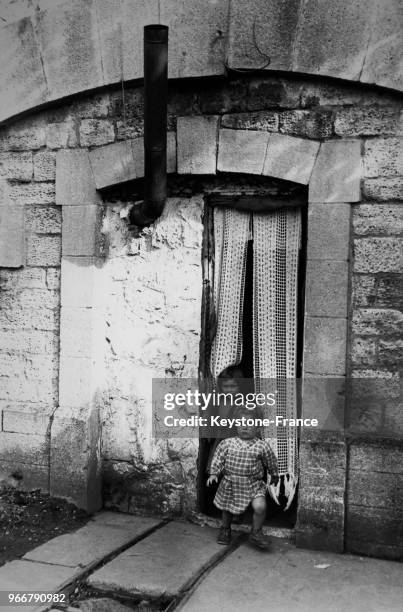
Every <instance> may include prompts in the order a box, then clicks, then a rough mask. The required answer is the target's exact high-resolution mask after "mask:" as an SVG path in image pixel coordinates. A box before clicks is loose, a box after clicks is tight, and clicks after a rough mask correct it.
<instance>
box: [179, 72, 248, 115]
mask: <svg viewBox="0 0 403 612" xmlns="http://www.w3.org/2000/svg"><path fill="white" fill-rule="evenodd" d="M248 97H249V94H248V84H247V83H246V82H245V80H241V79H239V80H236V81H229V82H228V81H227V82H217V83H215V84H210V86H208V85H207V83H204V82H203V88H202V89H201V90H200V91H199V92H198V99H199V105H200V110H201V112H202V113H203V114H207V115H208V114H221V113H234V112H241V111H246V110H248ZM192 99H193V98H191V100H192ZM185 113H186V109H184V110H183V111H182V112H181V113H180V114H181V115H184V114H185ZM177 114H179V113H177Z"/></svg>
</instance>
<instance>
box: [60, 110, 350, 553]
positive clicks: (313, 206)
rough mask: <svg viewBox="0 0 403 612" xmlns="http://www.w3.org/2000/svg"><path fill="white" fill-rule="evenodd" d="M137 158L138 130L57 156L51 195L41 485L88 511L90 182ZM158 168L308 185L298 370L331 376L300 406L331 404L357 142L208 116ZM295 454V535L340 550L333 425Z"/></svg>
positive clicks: (116, 173)
mask: <svg viewBox="0 0 403 612" xmlns="http://www.w3.org/2000/svg"><path fill="white" fill-rule="evenodd" d="M143 161H144V156H143V139H142V138H137V139H133V140H127V141H123V142H119V143H114V144H110V145H105V146H103V147H98V148H96V149H94V150H93V151H86V150H63V151H60V152H58V154H57V165H56V203H57V204H59V205H61V206H62V207H63V226H62V267H61V270H62V273H61V292H62V298H61V299H62V302H61V304H62V306H61V330H60V336H61V348H60V373H59V398H60V408H59V410H58V413H57V417H56V418H55V420H54V423H53V425H52V452H51V479H50V480H51V493H52V494H54V495H57V494H58V495H63V496H68V497H70V498H71V499H73V500H74V501H75V502H76V503H78V504H79V505H80V506H82V507H85V508H86V509H87V510H90V511H93V510H95V509H96V508H97V507H98V506H99V504H100V493H99V491H100V469H99V427H98V420H97V390H98V376H99V375H100V366H99V364H98V362H97V354H98V350H97V346H98V344H97V343H98V339H97V338H98V334H97V329H98V327H97V326H98V324H99V318H98V295H99V287H98V282H99V275H98V268H99V267H100V266H101V265H102V255H101V253H100V250H99V241H98V236H99V219H100V203H101V197H100V194H99V193H98V191H97V190H99V189H102V188H105V187H109V186H112V185H116V184H119V183H122V182H125V181H128V180H132V179H135V178H140V177H142V176H143ZM168 172H177V173H178V174H182V175H189V174H200V175H208V174H210V175H211V174H215V173H216V172H226V173H235V174H239V173H246V174H253V175H263V176H271V177H273V178H280V179H284V180H288V181H293V182H296V183H301V184H304V185H308V186H309V198H308V199H309V206H308V245H307V282H306V285H307V291H306V301H305V332H304V366H303V370H304V372H303V374H304V379H305V380H308V379H309V378H312V377H313V378H315V377H332V378H333V379H337V380H338V381H339V382H340V385H339V386H338V385H332V389H331V392H330V393H327V394H326V397H323V396H322V397H320V396H318V394H317V393H315V390H314V389H313V388H312V385H306V388H305V390H304V399H303V402H306V403H307V405H308V404H309V407H310V412H311V413H312V412H314V413H315V414H318V415H320V414H322V413H323V411H327V413H330V412H332V409H333V408H334V406H338V407H339V406H340V393H341V394H342V395H343V394H344V391H343V389H344V385H345V378H346V347H347V306H348V282H349V281H348V278H349V273H348V268H349V264H348V262H349V234H350V204H351V203H354V202H358V201H359V200H360V180H361V156H360V143H359V141H357V140H340V139H337V140H327V141H324V142H318V141H314V140H308V139H303V138H296V137H291V136H286V135H282V134H278V133H268V132H262V131H256V130H245V129H240V130H235V129H225V128H223V129H220V126H219V117H217V116H208V117H203V116H198V117H178V120H177V132H176V133H173V132H170V133H169V134H168ZM315 411H316V412H315ZM60 450H63V452H60ZM300 456H301V466H302V470H301V486H300V494H299V509H298V521H297V528H296V531H297V543H299V544H301V545H305V546H311V547H312V546H313V547H323V548H327V549H333V550H342V549H343V538H344V510H345V508H344V492H345V477H346V470H345V468H346V444H345V440H344V435H343V432H342V431H340V432H338V433H337V432H336V433H335V434H334V435H333V436H332V437H331V438H329V437H326V436H320V435H318V434H317V435H316V436H311V437H310V436H308V435H307V434H305V435H304V438H303V439H302V440H301V452H300ZM59 457H63V464H61V461H60V459H58V458H59ZM66 457H67V459H68V460H67V461H66ZM335 466H336V467H335Z"/></svg>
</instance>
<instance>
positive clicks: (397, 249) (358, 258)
mask: <svg viewBox="0 0 403 612" xmlns="http://www.w3.org/2000/svg"><path fill="white" fill-rule="evenodd" d="M354 271H355V272H361V273H369V274H376V273H378V272H403V239H402V238H400V237H399V238H398V237H396V238H359V239H356V240H354Z"/></svg>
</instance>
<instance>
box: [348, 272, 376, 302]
mask: <svg viewBox="0 0 403 612" xmlns="http://www.w3.org/2000/svg"><path fill="white" fill-rule="evenodd" d="M352 281H353V285H352V296H353V307H354V308H356V307H359V306H362V307H365V306H373V305H374V304H376V302H377V299H376V294H377V289H376V277H375V276H369V275H364V274H354V275H353V279H352Z"/></svg>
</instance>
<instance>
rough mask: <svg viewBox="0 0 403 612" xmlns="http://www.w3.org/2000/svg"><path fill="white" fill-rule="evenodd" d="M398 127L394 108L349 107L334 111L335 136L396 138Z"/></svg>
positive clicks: (398, 120)
mask: <svg viewBox="0 0 403 612" xmlns="http://www.w3.org/2000/svg"><path fill="white" fill-rule="evenodd" d="M400 127H401V126H400V116H399V109H397V108H396V107H395V106H390V107H388V106H371V107H369V108H368V107H367V108H362V107H361V106H350V107H346V108H341V109H339V110H338V111H336V114H335V119H334V131H335V134H336V135H337V136H388V135H390V136H396V134H398V133H399V131H400Z"/></svg>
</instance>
